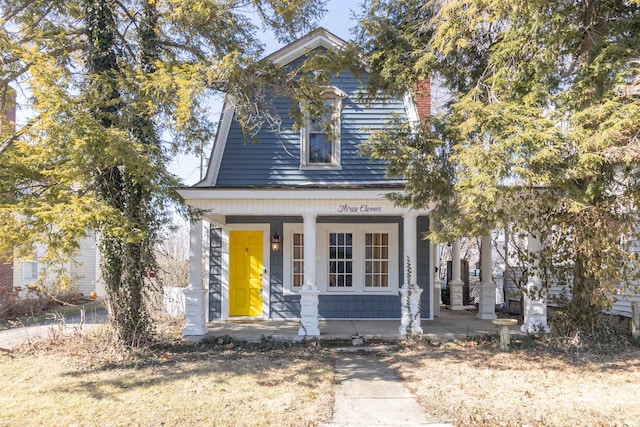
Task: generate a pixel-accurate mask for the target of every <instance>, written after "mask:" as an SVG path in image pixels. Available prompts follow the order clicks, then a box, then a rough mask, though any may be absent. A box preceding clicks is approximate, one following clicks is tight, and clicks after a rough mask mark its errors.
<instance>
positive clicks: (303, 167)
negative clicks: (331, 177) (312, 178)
mask: <svg viewBox="0 0 640 427" xmlns="http://www.w3.org/2000/svg"><path fill="white" fill-rule="evenodd" d="M300 170H342V166H341V165H301V166H300Z"/></svg>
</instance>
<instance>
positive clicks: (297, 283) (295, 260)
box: [291, 233, 304, 289]
mask: <svg viewBox="0 0 640 427" xmlns="http://www.w3.org/2000/svg"><path fill="white" fill-rule="evenodd" d="M292 237H293V238H292V244H293V248H292V249H293V253H292V255H291V274H292V279H293V280H292V282H291V286H292V287H293V288H295V289H300V288H302V285H304V235H303V234H302V233H293V235H292Z"/></svg>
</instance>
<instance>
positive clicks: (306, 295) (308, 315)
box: [298, 289, 320, 337]
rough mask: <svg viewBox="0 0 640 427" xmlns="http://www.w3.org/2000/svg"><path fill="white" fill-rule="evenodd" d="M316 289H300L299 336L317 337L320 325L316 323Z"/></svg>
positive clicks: (317, 293) (317, 291)
mask: <svg viewBox="0 0 640 427" xmlns="http://www.w3.org/2000/svg"><path fill="white" fill-rule="evenodd" d="M319 294H320V291H319V290H318V289H301V290H300V329H299V330H298V335H299V336H301V337H319V336H320V325H319V323H318V302H319V299H318V295H319Z"/></svg>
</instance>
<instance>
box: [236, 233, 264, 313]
mask: <svg viewBox="0 0 640 427" xmlns="http://www.w3.org/2000/svg"><path fill="white" fill-rule="evenodd" d="M262 244H263V243H262V231H231V232H230V235H229V316H246V317H260V316H262V274H263V272H264V267H263V264H262Z"/></svg>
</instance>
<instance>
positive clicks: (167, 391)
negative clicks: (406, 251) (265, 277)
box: [0, 325, 640, 426]
mask: <svg viewBox="0 0 640 427" xmlns="http://www.w3.org/2000/svg"><path fill="white" fill-rule="evenodd" d="M171 328H173V332H172V333H167V332H166V331H163V334H164V335H163V336H164V337H165V338H163V340H162V341H161V342H160V343H159V344H158V345H156V346H154V347H152V348H151V349H148V350H144V351H138V352H126V351H121V350H119V351H116V350H115V349H114V348H112V347H110V346H108V345H105V342H108V340H109V335H108V333H107V331H105V330H104V329H102V330H101V329H99V328H98V329H92V330H91V331H90V332H87V333H86V334H85V336H84V337H77V336H72V337H56V336H53V337H52V338H51V339H50V340H49V341H46V342H44V343H42V344H38V345H30V346H28V347H22V348H19V349H16V350H14V351H12V352H6V353H3V354H0V366H1V367H2V368H1V369H0V390H2V391H1V392H0V407H1V408H3V410H2V411H0V426H4V425H8V426H14V425H20V426H31V425H33V426H36V425H38V426H39V425H125V424H126V425H139V426H147V425H153V426H156V425H207V426H209V425H221V426H227V425H252V426H254V425H257V426H260V425H265V426H267V425H269V426H270V425H279V426H305V425H306V426H314V425H318V424H322V423H328V422H331V417H332V408H333V398H334V393H335V388H334V385H335V384H334V383H335V378H334V360H335V359H334V358H335V357H340V356H339V354H334V353H332V352H330V351H329V349H328V348H327V347H326V346H325V345H324V344H322V345H320V344H317V343H311V344H292V343H289V344H282V343H274V342H271V341H268V340H264V341H263V342H262V343H258V344H242V343H237V342H233V341H231V340H230V339H229V338H228V337H220V338H215V339H212V340H209V341H206V342H204V343H201V344H198V345H194V344H187V343H184V342H182V341H181V340H180V338H179V330H180V325H169V327H168V329H169V330H172V329H171ZM496 339H497V338H496V337H491V338H483V339H473V340H465V341H458V342H449V343H439V344H434V343H429V342H419V343H412V344H410V345H408V344H407V345H403V346H401V348H400V349H399V350H398V351H393V352H388V353H380V354H374V355H372V356H371V357H380V358H383V359H384V360H385V361H387V362H388V363H389V364H390V366H391V367H392V368H394V369H395V370H396V371H397V372H398V373H399V374H400V376H401V377H402V379H403V380H404V381H405V384H406V386H407V387H408V388H409V389H410V390H411V391H412V392H413V393H414V394H415V395H416V396H417V398H418V402H419V403H420V404H421V405H423V406H424V407H425V409H426V411H427V412H428V413H431V414H433V415H435V416H437V417H438V418H441V419H442V420H445V421H448V422H451V423H452V424H453V425H456V426H483V425H485V426H524V425H528V426H545V425H550V426H564V425H566V426H597V425H603V426H604V425H607V426H616V425H617V426H636V425H637V426H640V422H639V421H638V420H640V407H639V406H638V405H637V396H640V348H638V347H637V346H635V345H634V344H633V343H630V342H627V343H625V344H623V345H617V346H615V347H610V348H607V347H606V346H604V347H602V348H600V349H599V350H598V351H587V350H585V349H584V348H582V347H579V346H577V347H570V346H569V347H566V348H557V347H554V346H553V345H551V344H550V343H548V342H543V341H535V340H530V339H521V338H518V339H516V340H515V342H514V350H513V351H511V352H501V351H499V350H498V348H497V342H496ZM45 408H47V409H45Z"/></svg>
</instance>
